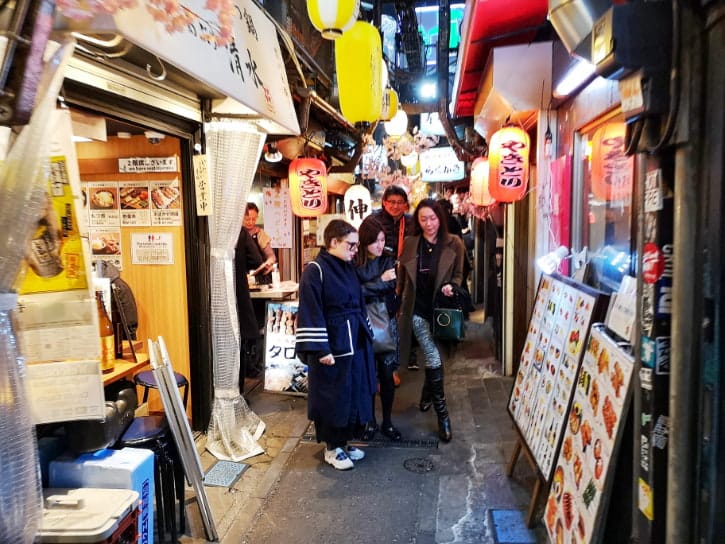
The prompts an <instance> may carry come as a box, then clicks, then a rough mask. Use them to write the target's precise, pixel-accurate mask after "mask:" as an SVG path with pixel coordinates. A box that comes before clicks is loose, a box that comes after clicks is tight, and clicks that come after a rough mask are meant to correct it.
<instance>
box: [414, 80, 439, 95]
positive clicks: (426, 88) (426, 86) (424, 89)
mask: <svg viewBox="0 0 725 544" xmlns="http://www.w3.org/2000/svg"><path fill="white" fill-rule="evenodd" d="M418 94H419V95H420V97H421V98H423V99H426V98H435V97H436V96H437V95H438V86H437V85H436V84H435V82H431V81H424V82H423V83H421V84H420V87H419V89H418Z"/></svg>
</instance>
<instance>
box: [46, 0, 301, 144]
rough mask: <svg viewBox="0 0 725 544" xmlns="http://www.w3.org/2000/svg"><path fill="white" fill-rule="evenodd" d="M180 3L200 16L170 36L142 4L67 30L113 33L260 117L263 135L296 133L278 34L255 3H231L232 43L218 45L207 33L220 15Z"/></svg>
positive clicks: (201, 2) (191, 0) (193, 2)
mask: <svg viewBox="0 0 725 544" xmlns="http://www.w3.org/2000/svg"><path fill="white" fill-rule="evenodd" d="M180 3H181V5H182V6H183V7H184V8H185V9H187V10H188V11H190V12H192V13H194V14H195V15H197V16H198V17H197V19H195V20H194V21H193V22H191V23H189V24H188V25H186V26H185V27H183V28H181V29H178V30H177V31H175V32H173V33H169V32H168V31H167V30H166V29H165V26H164V23H163V22H157V21H154V20H153V18H152V16H151V14H150V13H149V12H148V11H147V9H146V5H145V3H142V2H141V3H138V4H136V6H135V7H131V8H126V9H122V10H119V11H118V12H117V13H116V14H115V15H114V16H113V17H112V18H109V17H108V16H99V17H96V18H95V19H94V20H93V21H90V22H88V23H87V24H85V25H84V26H83V27H80V28H77V27H78V25H77V24H74V25H72V24H71V23H70V22H68V23H67V26H68V27H72V28H73V30H82V31H84V32H101V31H111V32H117V33H119V34H121V35H122V36H123V37H124V38H126V39H127V40H129V41H130V42H132V43H134V44H135V45H137V46H139V47H141V48H143V49H145V50H147V51H149V52H150V53H151V54H153V55H156V56H157V57H158V58H159V59H161V60H163V61H164V62H168V63H169V64H172V65H173V66H175V67H176V68H178V69H180V70H182V71H184V72H185V73H187V74H189V75H190V76H192V77H194V78H196V79H198V80H199V81H201V82H202V83H204V84H206V85H208V86H209V87H211V88H213V89H215V90H216V91H218V92H219V95H220V96H226V97H229V98H231V99H233V101H234V102H238V105H241V106H243V109H244V111H242V112H239V113H244V114H247V115H250V117H253V118H254V117H258V118H259V122H260V124H268V126H265V127H264V128H265V130H267V132H270V133H275V134H295V135H297V134H299V133H300V127H299V123H298V122H297V115H296V113H295V109H294V104H293V102H292V95H291V93H290V90H289V84H288V81H287V73H286V71H285V66H284V59H283V58H282V53H281V51H280V47H279V41H278V40H277V38H276V36H277V30H276V28H275V26H274V23H273V22H272V21H271V20H270V19H269V17H268V16H267V15H266V13H265V12H264V11H263V10H262V9H261V8H259V7H258V6H257V5H256V4H255V3H254V2H253V0H235V2H234V5H235V8H236V9H235V13H236V17H235V19H234V41H233V42H232V43H231V44H229V45H227V46H219V45H217V44H215V43H213V41H212V40H210V39H209V38H208V36H209V33H210V29H213V28H219V26H220V24H219V16H218V14H217V13H216V12H214V11H211V10H208V9H206V8H205V5H206V0H182V1H181V2H180ZM56 27H58V25H56ZM149 60H152V59H149ZM212 98H214V97H212ZM215 110H216V108H215ZM235 113H236V112H235Z"/></svg>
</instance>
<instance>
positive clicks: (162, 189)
mask: <svg viewBox="0 0 725 544" xmlns="http://www.w3.org/2000/svg"><path fill="white" fill-rule="evenodd" d="M149 195H150V197H151V225H152V226H157V227H178V226H181V224H182V221H181V213H182V209H181V190H180V188H179V180H177V179H175V180H171V181H151V182H149Z"/></svg>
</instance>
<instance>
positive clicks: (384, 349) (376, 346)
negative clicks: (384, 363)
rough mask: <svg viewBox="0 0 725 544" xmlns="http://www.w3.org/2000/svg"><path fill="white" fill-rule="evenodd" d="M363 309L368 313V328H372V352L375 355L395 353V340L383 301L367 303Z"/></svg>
mask: <svg viewBox="0 0 725 544" xmlns="http://www.w3.org/2000/svg"><path fill="white" fill-rule="evenodd" d="M365 307H366V308H367V311H368V320H369V321H370V326H371V327H372V328H373V351H374V352H375V353H376V354H381V353H390V352H391V351H395V350H396V348H397V345H396V339H395V334H394V333H393V330H392V326H391V321H392V320H391V318H390V316H389V315H388V308H387V306H386V305H385V301H384V300H379V301H375V302H369V303H368V304H366V305H365Z"/></svg>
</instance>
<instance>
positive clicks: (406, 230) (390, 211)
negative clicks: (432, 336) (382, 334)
mask: <svg viewBox="0 0 725 544" xmlns="http://www.w3.org/2000/svg"><path fill="white" fill-rule="evenodd" d="M409 207H410V204H409V203H408V193H407V192H405V189H403V188H402V187H400V186H399V185H390V186H389V187H388V188H387V189H385V191H384V192H383V207H382V209H380V210H377V211H376V212H375V213H374V214H373V215H374V216H375V218H376V219H377V220H378V222H380V224H381V225H382V226H383V231H384V232H385V253H384V255H392V256H393V257H394V258H395V259H396V260H397V259H398V257H399V256H400V251H401V250H402V249H403V239H404V238H405V237H406V236H410V235H411V234H413V216H412V215H410V214H409V213H408V208H409ZM419 368H420V367H419V366H418V360H417V357H416V353H415V349H411V351H410V360H409V361H408V370H418V369H419ZM396 383H399V378H397V374H396Z"/></svg>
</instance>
